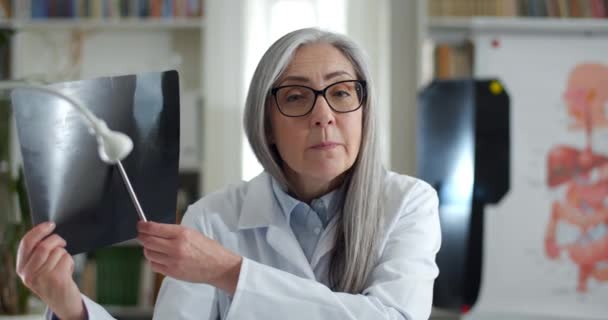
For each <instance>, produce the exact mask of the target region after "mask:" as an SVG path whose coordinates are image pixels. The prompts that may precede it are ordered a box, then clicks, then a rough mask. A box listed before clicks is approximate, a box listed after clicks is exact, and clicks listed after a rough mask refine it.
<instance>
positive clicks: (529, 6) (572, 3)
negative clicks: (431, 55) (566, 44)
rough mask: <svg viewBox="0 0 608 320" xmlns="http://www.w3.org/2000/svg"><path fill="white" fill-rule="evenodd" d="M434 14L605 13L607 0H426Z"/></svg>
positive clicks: (597, 15)
mask: <svg viewBox="0 0 608 320" xmlns="http://www.w3.org/2000/svg"><path fill="white" fill-rule="evenodd" d="M428 12H429V15H430V16H433V17H444V16H447V17H474V16H496V17H553V18H588V19H589V18H596V19H605V18H607V17H608V0H429V2H428Z"/></svg>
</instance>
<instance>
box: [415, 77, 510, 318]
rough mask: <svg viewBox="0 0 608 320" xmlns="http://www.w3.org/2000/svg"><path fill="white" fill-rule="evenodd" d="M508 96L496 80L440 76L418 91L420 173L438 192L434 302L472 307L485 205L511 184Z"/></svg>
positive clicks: (477, 284)
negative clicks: (438, 244)
mask: <svg viewBox="0 0 608 320" xmlns="http://www.w3.org/2000/svg"><path fill="white" fill-rule="evenodd" d="M509 117H510V114H509V96H508V94H507V93H506V92H505V90H504V88H503V86H502V84H501V83H500V82H499V81H498V80H491V79H490V80H472V79H466V80H437V81H434V82H433V83H431V84H430V85H429V86H428V87H427V88H425V89H424V90H423V91H422V92H421V94H420V95H419V98H418V129H417V142H416V147H417V153H416V154H417V176H418V177H419V178H421V179H423V180H425V181H427V182H429V183H430V184H431V185H433V186H434V187H435V189H436V190H437V192H438V195H439V202H440V203H439V214H440V220H441V229H442V238H443V241H442V246H441V250H440V251H439V253H438V255H437V264H438V266H439V269H440V274H439V277H438V278H437V280H436V282H435V292H434V302H433V304H434V306H436V307H439V308H443V309H449V310H457V311H460V310H462V309H467V308H470V307H471V306H472V305H473V304H474V303H475V301H476V299H477V295H478V293H479V288H480V280H481V272H483V270H482V267H481V262H482V245H483V243H482V239H483V214H484V213H483V211H484V206H485V205H486V204H488V203H496V202H498V201H500V199H501V198H502V197H503V196H504V195H505V194H506V192H507V191H508V190H509V167H510V132H509V130H510V119H509Z"/></svg>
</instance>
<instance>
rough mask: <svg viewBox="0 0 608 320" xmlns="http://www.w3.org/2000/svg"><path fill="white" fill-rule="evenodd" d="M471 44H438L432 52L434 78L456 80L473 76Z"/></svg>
mask: <svg viewBox="0 0 608 320" xmlns="http://www.w3.org/2000/svg"><path fill="white" fill-rule="evenodd" d="M473 52H474V50H473V44H471V43H470V42H464V43H461V44H438V45H437V46H436V47H435V51H434V64H433V65H434V68H435V69H434V78H436V79H443V80H446V79H456V78H469V77H472V76H473Z"/></svg>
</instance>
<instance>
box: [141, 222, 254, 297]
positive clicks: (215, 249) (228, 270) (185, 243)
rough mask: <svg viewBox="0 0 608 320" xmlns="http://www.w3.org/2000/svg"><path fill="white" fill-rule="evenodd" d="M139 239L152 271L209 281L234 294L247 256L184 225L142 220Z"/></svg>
mask: <svg viewBox="0 0 608 320" xmlns="http://www.w3.org/2000/svg"><path fill="white" fill-rule="evenodd" d="M137 229H138V231H139V236H138V237H137V239H138V240H139V241H140V242H141V243H142V245H143V246H144V254H145V256H146V258H147V259H148V260H149V261H150V263H151V265H152V270H154V271H155V272H159V273H162V274H164V275H166V276H169V277H172V278H176V279H179V280H184V281H188V282H195V283H208V284H210V285H212V286H214V287H217V288H219V289H222V290H224V291H226V292H227V293H228V294H230V295H233V294H234V291H235V290H236V285H237V282H238V279H239V273H240V270H241V262H242V261H243V258H242V257H241V256H239V255H237V254H235V253H233V252H231V251H229V250H227V249H226V248H224V247H222V246H221V245H220V244H219V243H217V242H216V241H214V240H211V239H209V238H207V237H205V236H204V235H203V234H201V233H200V232H198V231H196V230H192V229H189V228H187V227H184V226H180V225H173V224H162V223H156V222H142V221H140V222H138V224H137Z"/></svg>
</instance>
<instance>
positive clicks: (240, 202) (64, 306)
mask: <svg viewBox="0 0 608 320" xmlns="http://www.w3.org/2000/svg"><path fill="white" fill-rule="evenodd" d="M375 101H376V97H375V91H374V86H373V83H372V80H371V78H370V73H369V70H368V66H367V63H366V62H365V59H364V57H363V53H362V51H361V50H360V49H359V48H358V47H357V46H356V45H355V44H354V43H353V42H352V41H351V40H349V39H347V38H346V37H344V36H342V35H337V34H333V33H329V32H324V31H320V30H317V29H302V30H298V31H294V32H291V33H289V34H287V35H285V36H284V37H282V38H281V39H279V40H278V41H277V42H276V43H274V44H273V45H272V46H271V47H270V49H268V51H267V52H266V54H265V55H264V57H263V58H262V60H261V61H260V63H259V65H258V67H257V69H256V71H255V74H254V76H253V79H252V81H251V86H250V89H249V94H248V97H247V105H246V110H245V117H244V119H245V130H246V133H247V137H248V138H249V142H250V143H251V146H252V148H253V150H254V152H255V154H256V156H257V158H258V160H259V161H260V162H261V163H262V165H263V166H264V169H265V172H264V173H262V174H260V175H259V176H258V177H256V178H254V179H253V180H251V181H249V182H243V183H240V184H238V185H234V186H230V187H227V188H226V189H224V190H222V191H219V192H215V193H212V194H209V195H207V196H205V197H204V198H203V199H201V200H199V201H198V202H196V203H195V204H193V205H191V206H190V207H189V209H188V211H187V213H186V215H185V216H184V219H183V222H182V225H167V224H159V223H154V222H147V223H144V222H140V223H139V225H138V231H139V236H138V239H139V241H140V242H141V243H142V245H143V247H144V253H145V256H146V258H147V259H148V261H149V262H150V263H151V265H152V268H153V270H155V271H156V272H159V273H162V274H164V275H166V276H167V277H166V278H165V280H164V282H163V285H162V287H161V290H160V293H159V296H158V299H157V304H156V308H155V313H154V318H155V319H426V318H428V317H429V314H430V310H431V302H432V293H433V282H434V279H435V278H436V276H437V274H438V269H437V266H436V264H435V255H436V253H437V251H438V249H439V246H440V242H441V239H440V230H439V219H438V214H437V206H438V204H437V196H436V193H435V191H434V190H433V189H432V188H431V187H430V186H429V185H428V184H426V183H424V182H422V181H420V180H417V179H415V178H412V177H408V176H404V175H399V174H396V173H393V172H389V171H387V170H385V169H384V168H383V166H382V163H381V160H380V151H379V143H378V133H377V124H376V113H377V108H376V104H375ZM52 230H53V225H52V224H50V223H44V224H41V225H38V226H36V227H35V228H33V229H32V230H31V231H30V232H29V233H28V234H27V235H26V236H25V237H24V238H23V240H22V243H21V246H20V250H19V255H18V266H17V267H18V271H19V274H20V276H21V278H22V279H23V282H24V283H25V284H26V285H27V286H28V287H29V288H30V289H32V290H33V291H34V292H35V293H36V294H37V295H39V296H40V297H41V298H42V300H44V301H45V302H46V303H47V304H48V306H49V308H50V310H52V312H53V313H54V315H53V316H55V317H58V318H61V319H86V318H87V317H88V319H109V318H111V316H110V315H109V314H108V313H106V312H105V310H103V308H101V307H100V306H99V305H97V304H95V303H94V302H93V301H91V300H90V299H88V298H87V297H85V296H84V295H82V294H81V293H80V291H79V290H78V288H77V286H76V284H75V283H74V281H73V280H72V277H71V275H72V270H73V267H72V266H73V262H72V259H71V257H70V256H69V255H68V254H67V253H66V251H65V250H64V249H63V247H64V246H65V241H64V240H62V239H61V238H60V237H58V236H57V235H51V236H48V235H49V234H51V233H52ZM50 316H51V315H50V314H49V317H50Z"/></svg>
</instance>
